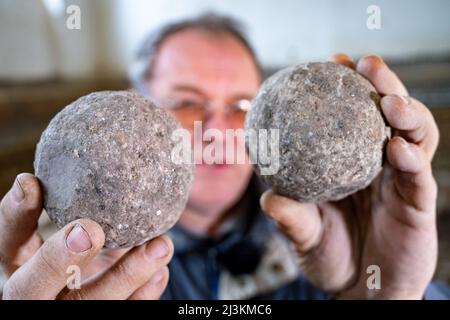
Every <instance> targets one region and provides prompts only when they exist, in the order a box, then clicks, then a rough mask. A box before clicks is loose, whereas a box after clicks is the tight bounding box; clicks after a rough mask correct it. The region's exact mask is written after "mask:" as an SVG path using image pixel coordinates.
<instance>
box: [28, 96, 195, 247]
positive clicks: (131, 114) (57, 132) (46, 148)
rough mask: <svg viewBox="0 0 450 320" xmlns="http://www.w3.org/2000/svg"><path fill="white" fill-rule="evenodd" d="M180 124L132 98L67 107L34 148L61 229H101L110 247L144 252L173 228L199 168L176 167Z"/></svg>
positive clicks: (87, 99) (92, 99) (87, 100)
mask: <svg viewBox="0 0 450 320" xmlns="http://www.w3.org/2000/svg"><path fill="white" fill-rule="evenodd" d="M177 128H179V126H178V124H177V122H176V121H175V120H174V119H172V118H171V117H170V116H169V115H168V114H166V113H165V112H164V111H163V110H161V109H158V108H157V107H156V106H155V105H154V104H152V103H151V102H149V101H147V100H145V99H144V98H142V97H140V96H139V95H137V94H134V93H132V92H128V91H103V92H95V93H91V94H89V95H87V96H84V97H82V98H80V99H78V100H76V101H75V102H73V103H72V104H70V105H69V106H67V107H65V108H64V109H63V110H62V111H61V112H60V113H58V114H57V115H56V116H55V117H54V118H53V119H52V121H51V122H50V124H49V125H48V127H47V129H46V130H45V131H44V133H43V134H42V136H41V139H40V141H39V143H38V145H37V148H36V156H35V162H34V168H35V174H36V176H37V177H38V178H39V180H40V181H41V183H42V186H43V189H44V206H45V209H46V210H47V213H48V215H49V216H50V219H51V220H52V221H53V222H54V223H56V225H57V226H58V227H63V226H64V225H66V224H67V223H69V222H71V221H73V220H76V219H78V218H90V219H92V220H94V221H96V222H97V223H99V224H100V225H101V226H102V228H103V231H104V232H105V235H106V241H105V247H108V248H118V247H129V246H135V245H139V244H141V243H143V242H145V241H147V240H149V239H152V238H154V237H156V236H158V235H160V234H162V233H164V232H165V231H167V230H168V229H169V228H170V227H172V226H173V225H174V224H175V222H176V221H177V220H178V219H179V217H180V214H181V212H182V210H183V209H184V207H185V204H186V201H187V197H188V191H189V189H190V186H191V183H192V180H193V166H192V165H187V164H186V165H179V164H175V163H173V162H172V161H171V152H172V149H173V147H174V144H175V142H173V141H172V140H171V134H172V132H173V130H175V129H177Z"/></svg>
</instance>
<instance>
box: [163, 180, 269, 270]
mask: <svg viewBox="0 0 450 320" xmlns="http://www.w3.org/2000/svg"><path fill="white" fill-rule="evenodd" d="M266 189H267V187H266V186H265V185H264V184H263V183H262V182H261V180H260V179H259V178H258V177H257V176H256V175H255V174H254V175H253V176H252V178H251V180H250V182H249V185H248V187H247V189H246V191H245V193H244V194H243V195H242V197H241V199H240V200H239V201H238V202H237V203H236V205H235V206H234V207H233V208H232V209H231V211H232V212H231V213H230V216H234V219H236V221H234V222H233V223H234V225H233V228H232V229H231V230H230V231H228V232H226V233H225V234H224V235H223V236H222V237H221V238H220V239H218V240H215V239H212V238H209V237H203V236H199V235H196V234H193V233H192V232H189V231H187V230H185V229H183V228H182V227H181V226H180V225H176V226H175V227H174V228H172V229H171V230H170V231H169V235H170V236H171V238H172V240H173V242H174V245H175V254H179V255H183V254H186V253H199V254H202V253H205V254H208V255H209V256H211V254H213V255H216V256H217V258H218V260H219V261H220V262H221V263H222V265H223V267H225V268H227V269H228V270H229V271H230V272H232V273H233V274H242V273H250V272H252V271H253V270H254V269H255V268H256V266H257V265H258V263H259V261H260V259H261V257H262V255H263V253H264V251H265V246H266V242H267V240H269V238H270V235H271V234H273V233H274V232H275V231H276V228H275V224H274V223H273V221H272V220H270V219H269V218H268V217H267V216H266V215H265V214H264V213H263V212H262V211H261V207H260V205H259V198H260V197H261V194H262V193H263V192H264V190H266Z"/></svg>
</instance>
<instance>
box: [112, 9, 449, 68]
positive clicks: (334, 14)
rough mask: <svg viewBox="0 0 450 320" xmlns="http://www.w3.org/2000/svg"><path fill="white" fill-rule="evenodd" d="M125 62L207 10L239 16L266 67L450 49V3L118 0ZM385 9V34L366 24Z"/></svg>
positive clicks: (420, 53)
mask: <svg viewBox="0 0 450 320" xmlns="http://www.w3.org/2000/svg"><path fill="white" fill-rule="evenodd" d="M115 3H116V5H117V7H116V10H117V18H118V21H119V25H120V29H119V32H120V34H119V38H120V39H121V41H123V43H124V46H123V47H124V51H123V53H122V54H123V58H124V59H125V61H129V59H131V57H132V52H133V49H134V48H136V46H137V44H138V42H139V40H140V39H141V38H142V36H143V34H144V33H145V30H148V29H151V28H153V27H155V26H157V25H158V24H160V23H162V22H165V21H167V20H171V19H174V18H178V17H182V16H185V15H186V14H187V15H191V14H196V13H198V12H202V11H204V10H215V11H218V12H223V13H228V14H232V15H233V16H236V17H238V18H240V19H241V20H242V21H243V22H244V23H245V24H246V25H247V26H248V31H249V36H250V38H251V40H252V42H253V43H254V45H255V47H256V50H257V52H258V53H259V55H260V57H261V60H262V62H263V63H264V64H266V65H272V66H273V65H275V66H278V65H286V64H288V63H295V62H299V61H309V60H322V59H326V58H327V57H328V56H330V55H331V54H333V53H336V52H348V53H350V54H352V55H356V56H359V55H363V54H366V53H376V54H380V55H383V56H389V57H392V58H403V57H411V56H417V55H423V54H442V53H449V52H450V18H449V16H448V15H449V13H450V1H445V0H440V1H439V0H430V1H420V0H418V1H417V0H416V1H411V0H410V1H407V0H396V1H394V0H371V1H366V0H356V1H355V0H340V1H336V0H265V1H258V0H246V1H242V0H216V1H208V0H185V1H167V0H156V1H150V2H149V1H145V0H126V1H122V0H115ZM371 4H375V5H378V6H379V7H380V9H381V29H380V30H368V28H367V27H366V20H367V17H368V15H367V13H366V9H367V7H368V6H369V5H371Z"/></svg>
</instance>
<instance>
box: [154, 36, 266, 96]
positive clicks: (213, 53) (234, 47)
mask: <svg viewBox="0 0 450 320" xmlns="http://www.w3.org/2000/svg"><path fill="white" fill-rule="evenodd" d="M152 76H153V79H154V80H158V78H159V80H161V79H164V78H166V79H165V80H171V81H175V80H176V82H177V83H180V82H183V81H188V82H190V81H193V82H199V81H200V82H216V83H217V82H232V83H234V84H235V85H237V86H242V85H246V86H250V87H251V88H254V87H257V86H258V84H259V74H258V69H257V67H256V65H255V63H254V61H253V58H252V56H251V54H250V53H249V51H248V50H247V48H245V47H244V46H243V45H242V44H241V43H240V42H239V41H238V40H237V39H235V38H233V37H232V36H230V35H218V36H214V35H213V34H209V33H207V32H205V31H201V30H185V31H180V32H177V33H176V34H174V35H171V36H170V37H169V38H167V39H166V40H165V41H164V42H163V43H162V45H161V47H160V48H159V51H158V54H157V56H156V59H155V63H154V66H153V72H152ZM168 77H170V78H171V79H167V78H168ZM174 77H176V78H175V79H173V78H174Z"/></svg>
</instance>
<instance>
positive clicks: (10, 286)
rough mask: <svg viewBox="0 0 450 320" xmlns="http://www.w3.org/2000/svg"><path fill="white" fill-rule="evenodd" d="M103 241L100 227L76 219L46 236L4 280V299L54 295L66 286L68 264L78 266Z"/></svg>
mask: <svg viewBox="0 0 450 320" xmlns="http://www.w3.org/2000/svg"><path fill="white" fill-rule="evenodd" d="M104 241H105V236H104V233H103V231H102V229H101V227H100V226H99V225H98V224H97V223H95V222H94V221H91V220H89V219H80V220H77V221H74V222H72V223H70V224H69V225H67V226H65V227H64V228H62V229H61V230H59V231H58V232H57V233H55V234H54V235H53V236H52V237H50V238H49V239H48V240H47V241H45V242H44V244H43V245H42V246H41V248H40V249H39V250H38V251H37V252H36V254H35V255H34V256H33V257H32V258H31V259H30V260H28V262H27V263H25V264H24V265H23V266H22V267H20V268H19V269H18V270H17V271H16V272H15V273H13V275H12V276H11V277H10V278H9V280H8V281H7V282H6V284H5V287H4V289H3V298H4V299H27V300H33V299H45V300H46V299H55V297H56V296H57V295H58V294H59V293H60V291H61V290H62V289H63V288H64V287H65V286H66V284H67V279H68V277H69V276H70V274H68V273H67V271H68V268H69V267H71V266H77V267H79V268H80V269H81V270H82V269H83V268H84V267H85V266H86V265H87V264H88V263H89V262H90V261H91V260H92V259H93V258H94V257H95V256H96V255H97V254H98V252H99V251H100V249H101V248H102V247H103V243H104Z"/></svg>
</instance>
